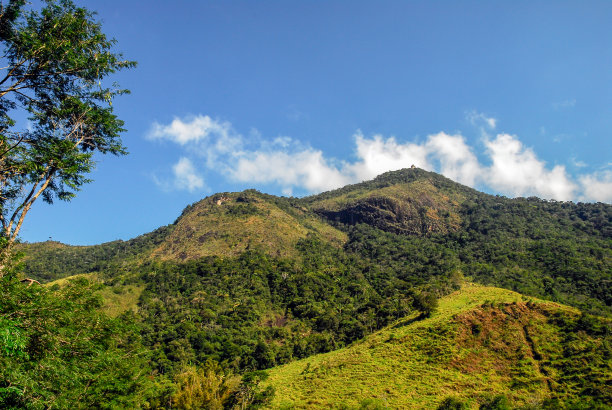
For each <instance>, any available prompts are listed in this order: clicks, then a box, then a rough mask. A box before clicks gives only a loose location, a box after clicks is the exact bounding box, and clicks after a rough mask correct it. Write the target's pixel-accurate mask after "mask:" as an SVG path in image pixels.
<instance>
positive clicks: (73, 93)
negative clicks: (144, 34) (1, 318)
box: [0, 0, 136, 276]
mask: <svg viewBox="0 0 612 410" xmlns="http://www.w3.org/2000/svg"><path fill="white" fill-rule="evenodd" d="M25 3H26V2H25V1H24V0H10V1H9V2H8V4H7V5H4V4H0V44H1V45H0V47H2V50H1V52H2V54H1V56H0V59H1V60H2V64H1V65H2V67H1V68H0V222H1V224H2V238H1V240H2V244H1V246H2V250H1V251H0V276H1V275H2V269H3V267H4V265H5V264H6V262H7V258H8V256H9V254H10V250H11V245H12V244H13V243H14V241H15V240H16V238H17V235H18V233H19V230H20V228H21V226H22V224H23V221H24V218H25V217H26V215H27V213H28V211H29V210H30V208H31V207H32V205H33V204H34V202H35V201H36V200H37V199H38V198H39V197H41V196H42V198H43V200H44V201H46V202H48V203H52V202H53V200H54V198H58V199H60V200H70V199H71V198H73V197H74V196H75V192H76V191H78V190H79V189H80V187H81V186H82V185H83V184H85V183H87V182H90V180H88V179H87V178H86V175H87V174H88V173H89V172H90V171H91V170H92V169H93V167H94V166H95V162H94V160H93V155H94V153H102V154H108V153H110V154H114V155H122V154H125V153H126V151H125V147H124V146H123V144H122V141H121V138H120V134H121V133H122V132H123V131H124V129H123V124H124V123H123V121H121V120H120V119H119V118H117V116H116V115H115V114H114V113H113V107H112V100H113V99H114V98H115V97H116V96H118V95H121V94H125V93H128V92H129V91H128V90H125V89H121V88H119V86H118V85H117V84H113V85H111V86H107V85H106V83H103V80H106V77H107V76H109V75H111V74H113V73H115V72H116V71H118V70H121V69H124V68H132V67H134V66H135V65H136V63H135V62H134V61H129V60H124V59H123V56H122V55H121V54H120V53H115V52H113V50H112V49H113V46H114V44H115V40H114V39H108V38H107V37H106V35H105V34H104V33H102V31H101V25H100V23H99V22H97V21H96V20H95V13H93V12H91V11H89V10H87V9H85V8H81V7H77V6H75V5H74V3H73V2H72V1H71V0H46V1H45V5H44V7H43V8H42V9H41V10H40V11H36V10H29V11H28V10H25ZM26 118H27V121H28V122H29V125H28V126H24V124H23V123H24V122H25V119H26Z"/></svg>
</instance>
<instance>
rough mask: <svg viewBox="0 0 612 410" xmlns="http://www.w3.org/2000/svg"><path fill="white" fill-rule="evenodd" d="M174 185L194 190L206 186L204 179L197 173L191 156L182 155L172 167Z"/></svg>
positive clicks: (190, 190) (178, 187)
mask: <svg viewBox="0 0 612 410" xmlns="http://www.w3.org/2000/svg"><path fill="white" fill-rule="evenodd" d="M172 172H173V173H174V187H175V188H176V189H186V190H188V191H189V192H193V191H195V190H196V189H201V188H203V187H204V179H202V177H201V176H200V175H199V174H198V173H197V171H196V169H195V167H194V166H193V164H192V163H191V161H190V160H189V158H185V157H181V158H180V159H179V161H178V162H177V163H176V164H174V166H173V167H172Z"/></svg>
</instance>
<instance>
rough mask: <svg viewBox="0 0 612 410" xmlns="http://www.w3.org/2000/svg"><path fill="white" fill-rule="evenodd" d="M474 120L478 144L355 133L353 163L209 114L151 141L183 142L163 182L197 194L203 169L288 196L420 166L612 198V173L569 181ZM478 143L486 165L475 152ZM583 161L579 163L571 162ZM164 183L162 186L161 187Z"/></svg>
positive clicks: (551, 192)
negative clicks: (167, 179) (168, 179)
mask: <svg viewBox="0 0 612 410" xmlns="http://www.w3.org/2000/svg"><path fill="white" fill-rule="evenodd" d="M470 118H472V119H473V123H474V124H477V123H478V121H480V127H481V131H482V134H483V140H482V143H483V145H481V146H479V145H474V146H472V145H469V144H468V142H467V141H466V139H465V138H464V136H463V135H461V134H459V133H456V134H452V135H451V134H447V133H445V132H439V133H437V134H432V135H429V136H428V137H427V138H426V139H425V140H424V141H420V142H418V141H407V142H402V141H399V140H397V139H396V138H394V137H383V136H382V135H374V136H372V137H366V136H364V135H363V134H362V133H361V132H357V133H356V134H355V135H354V136H353V138H354V144H355V145H354V147H355V148H354V149H355V151H354V159H353V160H352V161H340V160H337V159H335V158H329V157H326V155H325V154H324V153H323V152H322V151H320V150H317V149H314V148H312V147H309V146H307V145H304V144H302V143H300V141H296V140H294V139H292V138H290V137H286V136H279V137H276V138H270V139H266V138H264V137H262V136H261V135H260V134H259V132H258V131H257V130H251V131H250V133H249V137H248V138H245V137H243V136H242V135H240V134H239V133H237V132H236V131H234V129H233V127H232V125H231V124H230V123H228V122H222V121H219V120H212V119H211V118H210V117H208V116H197V117H191V118H188V119H180V118H174V120H173V121H172V122H171V123H170V124H168V125H161V124H158V123H155V124H154V126H153V128H152V131H151V133H150V134H149V135H148V138H150V139H165V140H169V141H172V142H174V143H176V144H177V145H179V146H181V147H183V149H184V150H185V151H186V153H187V154H188V157H189V158H188V157H187V156H185V157H182V158H180V159H179V161H178V163H176V164H175V165H174V166H173V169H172V170H173V174H174V179H173V180H172V182H171V183H170V182H169V183H167V184H166V185H167V186H171V187H172V188H174V189H185V190H189V191H192V192H193V191H196V190H198V189H201V188H203V187H204V179H203V177H202V172H204V171H205V170H206V171H207V172H215V173H217V174H221V175H224V176H225V177H228V178H230V179H232V180H234V181H238V182H244V183H247V184H248V183H256V184H274V185H277V186H278V187H279V188H280V189H281V190H282V192H283V193H284V194H285V195H292V194H293V193H294V191H295V190H301V191H302V192H303V191H304V190H305V191H307V192H311V193H315V192H321V191H325V190H330V189H334V188H338V187H341V186H344V185H346V184H350V183H356V182H360V181H364V180H368V179H371V178H374V177H375V176H377V175H380V174H382V173H384V172H387V171H392V170H398V169H402V168H409V167H410V166H412V165H415V166H417V167H419V168H423V169H426V170H431V171H436V172H439V173H441V174H443V175H445V176H447V177H448V178H451V179H453V180H455V181H458V182H461V183H463V184H466V185H469V186H476V185H478V186H479V187H481V188H482V187H485V188H486V187H488V188H489V189H491V190H493V191H495V192H499V193H502V194H505V195H509V196H532V195H535V196H538V197H541V198H546V199H557V200H572V199H580V200H583V201H586V200H597V201H612V198H611V196H612V194H610V192H612V172H611V171H603V172H599V173H596V174H591V175H581V176H577V177H576V178H575V179H572V178H571V177H570V176H569V175H568V174H567V172H566V168H565V166H563V165H556V166H553V167H552V168H551V167H549V166H547V165H546V163H545V162H544V161H542V160H541V159H539V158H538V156H537V155H536V153H535V152H534V151H533V150H532V149H531V148H528V147H525V146H524V145H523V143H522V142H521V141H520V140H519V138H518V137H517V136H513V135H510V134H504V133H500V134H497V135H496V136H495V137H493V136H490V135H489V134H488V133H487V132H486V131H485V128H484V127H485V126H486V127H488V128H494V127H495V125H496V121H495V119H493V118H489V117H487V116H485V115H483V114H479V113H475V112H472V113H470ZM476 148H480V149H479V150H478V151H479V152H478V154H479V155H480V156H481V157H482V158H483V161H485V163H482V162H481V161H480V160H479V158H478V157H477V155H476ZM584 165H586V164H584V163H576V162H575V161H574V166H581V167H582V166H584ZM576 180H577V181H578V182H576ZM156 182H158V184H159V181H157V180H156ZM160 186H162V188H164V184H160Z"/></svg>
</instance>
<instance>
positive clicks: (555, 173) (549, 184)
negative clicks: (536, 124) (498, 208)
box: [485, 134, 577, 200]
mask: <svg viewBox="0 0 612 410" xmlns="http://www.w3.org/2000/svg"><path fill="white" fill-rule="evenodd" d="M485 146H486V147H487V150H488V155H489V156H490V158H491V160H492V164H491V166H490V167H489V168H488V169H487V170H486V172H485V175H486V179H487V182H488V184H489V186H491V187H494V188H495V189H497V190H499V191H501V192H506V193H509V194H510V195H512V196H530V195H537V196H541V197H544V198H554V199H558V200H570V199H572V198H573V197H574V191H575V190H576V188H577V187H576V185H575V184H574V183H573V182H572V181H570V180H569V178H568V176H567V174H566V172H565V167H564V166H561V165H557V166H555V167H554V168H553V169H552V170H548V169H546V167H545V164H544V162H543V161H540V160H539V159H538V158H537V156H536V155H535V153H534V152H533V151H532V150H531V149H530V148H525V147H524V146H523V144H522V143H521V141H519V140H518V138H516V137H515V136H512V135H509V134H499V135H497V138H495V140H485Z"/></svg>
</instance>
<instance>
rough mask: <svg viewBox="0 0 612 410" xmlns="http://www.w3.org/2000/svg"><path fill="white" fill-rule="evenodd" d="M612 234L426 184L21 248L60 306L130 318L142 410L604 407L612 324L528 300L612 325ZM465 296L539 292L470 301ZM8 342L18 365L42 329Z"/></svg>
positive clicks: (598, 207) (15, 333)
mask: <svg viewBox="0 0 612 410" xmlns="http://www.w3.org/2000/svg"><path fill="white" fill-rule="evenodd" d="M611 222H612V207H611V206H609V205H604V204H572V203H563V202H553V201H541V200H538V199H535V198H527V199H525V198H519V199H507V198H503V197H494V196H490V195H485V194H482V193H478V192H476V191H474V190H472V189H470V188H466V187H463V186H461V185H459V184H455V183H454V182H452V181H450V180H448V179H446V178H443V177H441V176H439V175H436V174H433V173H428V172H425V171H422V170H419V169H410V170H402V171H398V172H393V173H387V174H384V175H382V176H381V177H379V178H377V179H375V180H373V181H369V182H365V183H362V184H357V185H354V186H349V187H346V188H343V189H341V190H337V191H332V192H329V193H324V194H321V195H318V196H315V197H309V198H303V199H296V198H278V197H274V196H271V195H265V194H262V193H259V192H257V191H252V190H249V191H245V192H241V193H223V194H217V195H214V196H211V197H209V198H205V199H203V200H202V201H199V202H197V203H195V204H193V205H190V206H188V207H187V208H185V210H184V211H183V213H182V215H181V216H180V217H179V218H178V219H177V220H176V221H175V222H174V223H173V224H172V225H169V226H167V227H163V228H160V229H158V230H157V231H155V232H152V233H150V234H146V235H142V236H140V237H138V238H135V239H133V240H130V241H125V242H124V241H116V242H110V243H107V244H102V245H98V246H91V247H71V246H67V245H62V244H58V243H56V242H45V243H41V244H22V245H20V250H21V251H23V252H25V253H26V255H28V256H26V258H25V259H24V264H23V265H24V272H25V274H26V276H28V277H31V278H36V279H40V280H41V281H44V282H49V283H48V284H47V285H45V286H46V288H47V289H48V291H47V292H48V293H47V294H48V295H50V296H48V297H54V298H59V299H58V300H63V299H62V298H63V296H61V295H63V294H64V293H65V292H66V290H65V289H70V288H71V287H72V286H74V285H73V280H74V279H75V278H77V279H78V278H80V279H78V281H77V282H79V281H83V280H88V281H90V285H89V287H88V288H87V289H88V290H87V291H86V292H85V291H84V292H85V293H87V295H88V296H87V297H89V298H90V299H91V300H94V299H95V300H98V302H96V303H97V304H95V306H96V308H95V311H96V312H97V314H99V315H102V316H101V317H103V318H104V319H103V320H104V321H110V322H109V323H111V322H112V323H119V322H113V321H120V322H121V323H124V322H122V321H125V320H128V319H129V318H132V319H129V321H128V322H129V326H128V325H126V326H127V327H129V328H130V329H132V330H131V331H132V332H134V333H132V334H135V335H137V339H138V342H137V343H136V344H135V345H134V348H138V349H141V350H140V351H141V352H143V353H142V356H141V358H142V359H143V361H142V363H140V364H139V366H140V368H141V369H143V372H144V373H143V374H146V375H147V378H146V380H144V381H143V383H144V384H138V385H135V386H134V391H137V390H138V389H142V390H140V391H141V393H142V397H144V398H143V399H139V400H140V401H135V402H134V403H133V405H134V406H135V407H138V406H145V407H146V406H162V407H164V406H165V407H168V406H173V407H175V408H176V407H178V408H198V407H211V408H222V407H223V408H236V407H240V406H252V407H257V406H264V407H265V406H272V407H279V406H280V407H291V406H294V407H296V408H304V407H328V406H332V405H333V406H336V407H338V408H343V406H344V407H348V408H354V407H356V408H385V406H386V407H406V406H408V407H410V406H416V407H429V408H431V407H433V408H435V407H439V408H475V407H479V406H480V407H481V408H513V407H516V406H522V407H528V408H533V407H536V408H537V407H538V406H539V407H544V408H563V407H569V408H572V407H579V406H581V405H585V406H587V407H589V408H598V407H601V408H605V407H606V406H609V405H610V403H609V402H608V401H607V400H608V399H607V397H610V391H609V385H610V374H611V371H610V364H609V363H610V353H611V352H610V323H609V321H608V319H602V318H600V317H596V316H589V315H588V314H586V313H585V314H581V313H580V312H579V311H578V310H576V309H574V308H568V307H563V306H561V305H558V304H555V303H552V302H543V301H541V300H535V299H531V297H534V296H535V297H540V298H544V299H548V300H549V301H554V302H561V303H566V304H570V305H573V306H575V307H577V308H580V309H581V310H582V311H584V312H590V313H593V314H598V315H603V316H610V315H611V314H612V307H611V293H610V292H611V290H610V283H611V281H612V232H611V229H610V226H611V225H612V224H611ZM66 276H70V278H65V277H66ZM52 280H55V281H54V282H51V281H52ZM466 281H476V282H479V283H484V284H491V285H496V286H500V287H504V288H507V289H511V290H515V291H518V292H520V293H522V294H523V295H520V294H518V293H513V292H511V291H509V290H502V289H496V288H486V287H481V286H477V285H468V286H464V287H463V289H462V290H461V291H460V292H455V291H456V290H457V289H459V288H460V287H461V286H462V285H464V284H465V283H466ZM79 283H80V282H79ZM15 286H16V287H19V285H17V284H16V283H15ZM20 286H21V287H22V288H24V289H34V287H38V286H37V285H36V284H34V285H32V287H31V288H27V287H26V285H20ZM38 288H40V287H38ZM13 289H16V288H13ZM453 292H455V293H453ZM448 295H451V296H448ZM440 298H442V299H440ZM58 303H65V302H58ZM26 305H27V304H26ZM128 322H126V323H128ZM50 331H51V330H50V329H47V330H45V332H50ZM0 332H4V333H0V334H4V335H5V340H7V341H8V342H5V344H4V347H3V349H4V360H7V363H10V362H12V361H16V360H17V357H18V356H17V354H18V352H24V346H25V345H24V343H25V342H24V340H27V339H26V338H25V337H26V335H27V328H25V327H22V326H21V322H15V321H4V322H1V323H0ZM120 335H121V333H119V336H120ZM117 346H118V350H117V351H115V353H113V354H115V355H116V356H119V355H121V354H122V352H124V353H125V351H124V349H125V346H124V345H117ZM125 354H128V353H125ZM296 360H306V361H296ZM59 363H66V362H65V361H64V362H61V361H60V362H59ZM279 365H280V366H281V367H279V368H275V366H279ZM11 366H13V367H14V366H15V365H14V364H11ZM59 366H64V364H60V365H59ZM266 369H272V370H269V374H270V378H269V379H268V380H267V381H266V380H265V379H266V375H267V373H266V371H267V370H266ZM20 371H21V370H20ZM31 371H33V370H31V369H29V370H27V371H25V370H24V372H26V373H27V372H31ZM62 371H64V370H62ZM262 371H264V372H263V373H262ZM58 372H59V370H58ZM10 377H11V378H15V377H16V376H15V374H12V375H11V376H10ZM120 377H121V376H120ZM4 380H6V381H5V384H4V385H3V386H5V387H4V388H6V389H9V388H11V386H14V385H16V384H15V383H13V381H12V380H13V379H9V378H7V379H4ZM15 380H17V379H15ZM33 380H37V379H36V377H34V379H33ZM133 380H138V379H137V378H136V379H133ZM347 380H348V381H347ZM415 380H416V381H415ZM138 383H140V382H138ZM147 383H149V384H147ZM76 385H78V383H77V384H76ZM147 386H149V387H147ZM7 392H8V390H7ZM6 394H8V393H6ZM11 394H12V393H11ZM67 394H68V393H67ZM118 394H123V393H118ZM126 394H127V393H126ZM127 395H128V396H127V398H126V399H128V398H129V397H130V396H129V394H127ZM7 397H8V396H7ZM11 397H13V396H11ZM11 400H13V399H11ZM28 400H30V401H24V402H20V403H22V404H23V405H26V404H27V403H32V402H33V401H32V400H35V398H34V397H30V398H28ZM36 400H37V399H36ZM130 400H131V399H130ZM134 400H136V399H134ZM270 400H273V401H272V404H270ZM27 405H29V404H27ZM530 406H531V407H530Z"/></svg>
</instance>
